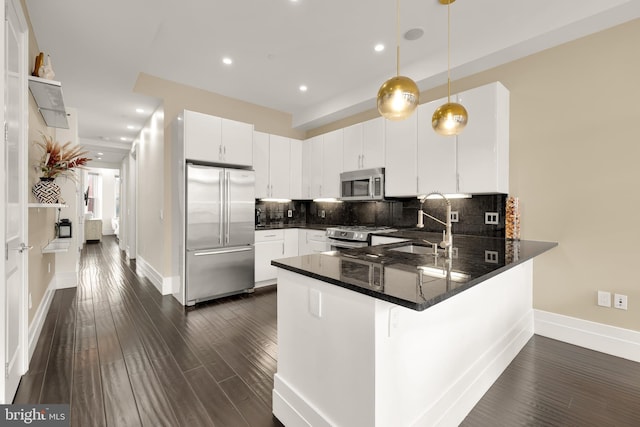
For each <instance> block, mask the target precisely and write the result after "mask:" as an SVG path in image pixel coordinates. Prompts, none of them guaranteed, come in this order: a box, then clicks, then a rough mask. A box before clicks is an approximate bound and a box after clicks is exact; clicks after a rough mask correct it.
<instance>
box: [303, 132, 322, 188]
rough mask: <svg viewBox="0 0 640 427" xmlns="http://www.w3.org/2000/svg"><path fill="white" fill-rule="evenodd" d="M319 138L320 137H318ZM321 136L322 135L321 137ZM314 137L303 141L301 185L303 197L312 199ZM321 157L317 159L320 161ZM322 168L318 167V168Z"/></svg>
mask: <svg viewBox="0 0 640 427" xmlns="http://www.w3.org/2000/svg"><path fill="white" fill-rule="evenodd" d="M316 138H318V137H316ZM320 138H321V137H320ZM313 140H314V138H311V139H307V140H305V141H302V180H301V185H300V187H301V188H300V190H301V192H302V197H301V198H302V199H310V198H311V172H312V171H311V164H312V163H313V161H312V156H313V153H312V151H313V145H312V141H313ZM319 160H320V159H318V160H316V161H318V162H319ZM319 169H320V168H319V167H318V170H319Z"/></svg>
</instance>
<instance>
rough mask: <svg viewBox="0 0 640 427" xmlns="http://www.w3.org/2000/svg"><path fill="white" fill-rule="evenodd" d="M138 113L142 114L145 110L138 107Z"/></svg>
mask: <svg viewBox="0 0 640 427" xmlns="http://www.w3.org/2000/svg"><path fill="white" fill-rule="evenodd" d="M136 113H140V114H142V113H144V110H143V109H142V108H136Z"/></svg>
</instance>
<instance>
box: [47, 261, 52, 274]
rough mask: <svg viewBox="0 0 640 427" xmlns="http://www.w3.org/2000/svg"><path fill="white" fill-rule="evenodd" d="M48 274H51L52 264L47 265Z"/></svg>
mask: <svg viewBox="0 0 640 427" xmlns="http://www.w3.org/2000/svg"><path fill="white" fill-rule="evenodd" d="M47 273H51V263H48V264H47Z"/></svg>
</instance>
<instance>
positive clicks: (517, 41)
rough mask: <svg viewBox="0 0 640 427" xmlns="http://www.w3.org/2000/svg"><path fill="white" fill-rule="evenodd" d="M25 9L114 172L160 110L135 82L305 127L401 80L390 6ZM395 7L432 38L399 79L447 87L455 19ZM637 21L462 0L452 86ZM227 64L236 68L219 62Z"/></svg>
mask: <svg viewBox="0 0 640 427" xmlns="http://www.w3.org/2000/svg"><path fill="white" fill-rule="evenodd" d="M26 4H27V8H28V13H29V16H30V19H31V22H32V25H33V30H34V35H35V37H36V40H37V42H38V46H39V48H40V50H41V51H43V52H45V53H46V54H50V55H51V58H52V63H53V68H54V70H55V73H56V76H55V80H59V81H61V82H62V85H63V92H64V97H65V104H66V105H67V106H70V107H75V108H77V109H78V117H79V135H80V142H81V143H82V144H84V145H85V146H86V147H87V148H89V149H92V150H98V149H99V148H104V149H102V150H101V151H102V152H106V151H107V150H109V152H111V151H113V152H114V153H115V154H114V155H113V156H111V155H110V156H109V158H103V161H107V162H108V161H119V160H118V159H119V158H122V155H123V153H124V152H126V150H127V148H128V146H129V144H130V141H131V140H132V139H133V138H135V137H136V135H137V134H138V133H139V131H140V129H141V127H142V126H143V125H144V123H145V122H146V121H147V119H148V118H149V116H150V114H151V113H152V111H153V110H154V109H155V108H156V107H157V106H158V105H159V103H160V100H157V99H150V98H148V97H145V96H142V95H138V94H134V93H133V92H132V89H133V87H134V84H135V82H136V79H137V77H138V74H139V73H140V72H145V73H148V74H152V75H155V76H157V77H160V78H163V79H166V80H171V81H175V82H178V83H182V84H186V85H190V86H194V87H198V88H201V89H205V90H208V91H211V92H216V93H219V94H222V95H226V96H229V97H233V98H237V99H241V100H244V101H248V102H251V103H254V104H258V105H262V106H266V107H270V108H274V109H277V110H280V111H285V112H289V113H291V114H292V115H293V125H294V127H296V128H299V129H311V128H314V127H317V126H319V125H322V124H325V123H328V122H330V121H333V120H335V119H338V118H341V117H346V116H348V115H350V114H354V113H357V112H360V111H364V110H367V109H372V108H375V95H376V93H377V90H378V88H379V86H380V85H381V84H382V82H383V81H385V80H386V79H388V78H389V77H392V76H393V75H395V45H396V41H395V40H396V17H395V11H396V2H395V1H394V0H297V1H291V0H235V1H214V0H182V1H175V0H110V1H97V0H56V1H46V0H26ZM400 8H401V17H400V27H401V33H402V34H404V32H405V31H407V30H409V29H411V28H422V29H423V30H424V32H425V34H424V36H423V37H422V38H420V39H419V40H416V41H407V40H404V39H402V40H401V70H400V71H401V74H403V75H406V76H408V77H410V78H412V79H413V80H415V81H416V82H417V83H418V85H419V86H420V88H421V89H422V90H425V89H428V88H431V87H435V86H439V85H442V84H444V83H445V82H446V66H447V55H446V52H447V39H446V34H447V29H446V23H447V8H446V7H445V6H442V5H440V4H439V2H438V0H402V1H401V5H400ZM638 17H640V0H536V1H530V0H529V1H527V0H484V1H478V0H459V1H457V2H455V3H454V4H452V5H451V24H452V25H451V34H452V67H453V72H452V78H453V79H454V80H455V79H456V78H461V77H464V76H466V75H469V74H472V73H475V72H478V71H480V70H483V69H487V68H490V67H493V66H496V65H499V64H501V63H505V62H508V61H511V60H514V59H517V58H519V57H523V56H526V55H529V54H531V53H534V52H537V51H540V50H542V49H545V48H548V47H551V46H555V45H557V44H560V43H563V42H566V41H569V40H572V39H575V38H578V37H581V36H584V35H587V34H590V33H593V32H596V31H600V30H602V29H605V28H608V27H611V26H614V25H617V24H619V23H623V22H626V21H629V20H632V19H635V18H638ZM377 43H384V44H385V46H386V49H385V50H384V51H383V52H382V53H376V52H374V50H373V47H374V45H375V44H377ZM224 56H229V57H231V58H233V60H234V63H233V64H232V65H231V66H226V65H224V64H223V63H222V61H221V60H222V57H224ZM301 84H305V85H307V86H308V88H309V89H308V91H307V92H306V93H301V92H300V91H299V90H298V87H299V86H300V85H301ZM140 107H141V108H143V109H144V110H145V113H143V114H138V113H136V112H135V109H136V108H140ZM127 125H133V126H134V129H127ZM123 137H124V138H127V141H126V142H124V143H123V142H122V141H121V140H120V138H123Z"/></svg>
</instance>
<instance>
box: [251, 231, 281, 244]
mask: <svg viewBox="0 0 640 427" xmlns="http://www.w3.org/2000/svg"><path fill="white" fill-rule="evenodd" d="M273 240H284V230H260V231H256V243H258V242H271V241H273Z"/></svg>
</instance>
